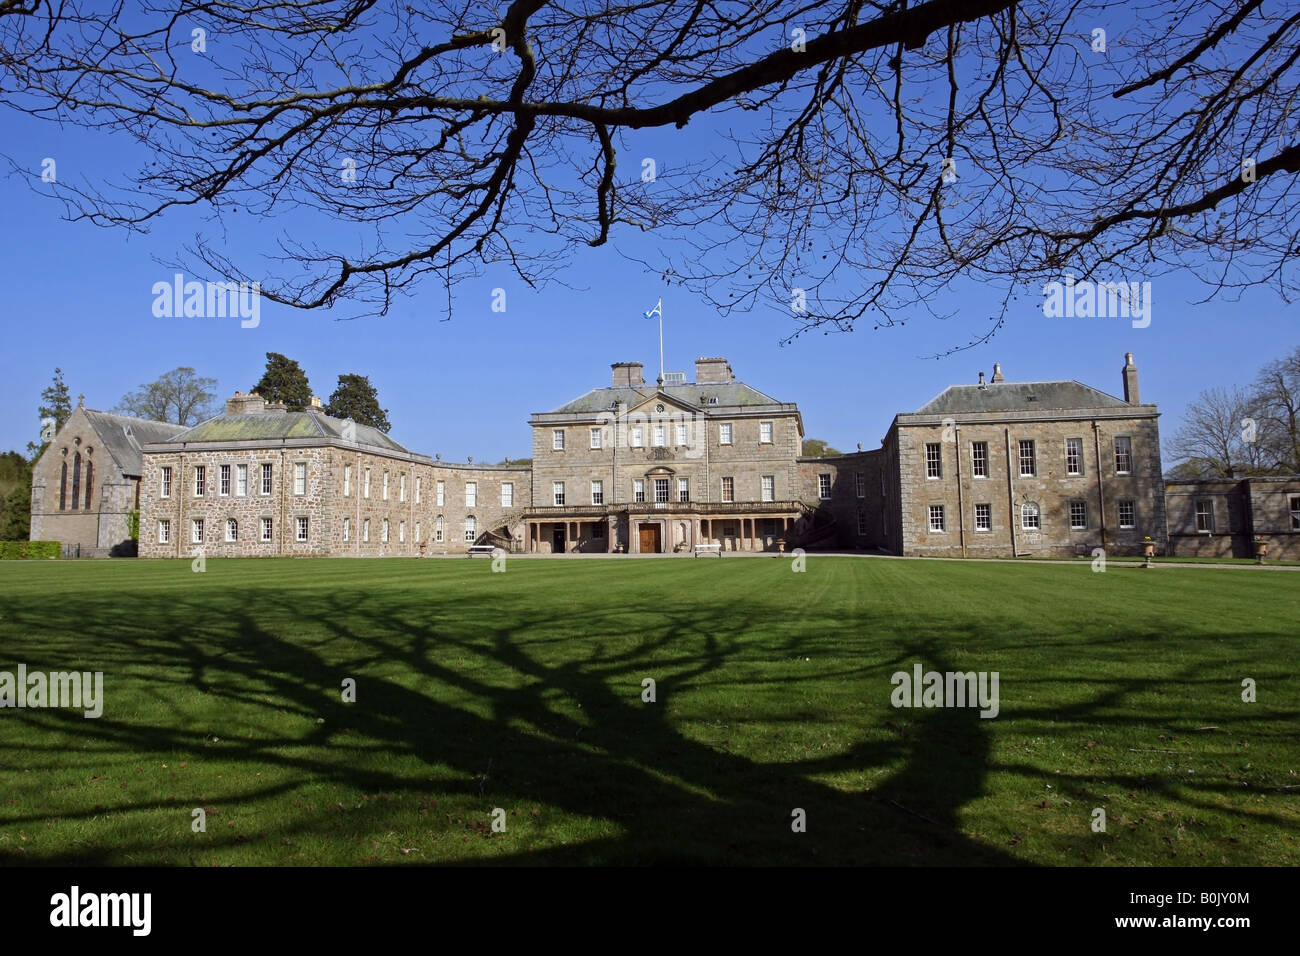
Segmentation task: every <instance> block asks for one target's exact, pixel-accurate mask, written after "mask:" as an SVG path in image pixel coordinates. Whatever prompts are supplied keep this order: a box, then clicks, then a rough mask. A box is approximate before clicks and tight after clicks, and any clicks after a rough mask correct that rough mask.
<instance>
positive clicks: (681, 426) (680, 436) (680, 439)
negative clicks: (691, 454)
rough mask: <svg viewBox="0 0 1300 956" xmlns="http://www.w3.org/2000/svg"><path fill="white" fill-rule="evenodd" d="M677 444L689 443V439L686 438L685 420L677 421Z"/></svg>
mask: <svg viewBox="0 0 1300 956" xmlns="http://www.w3.org/2000/svg"><path fill="white" fill-rule="evenodd" d="M677 444H678V445H689V444H690V441H689V440H688V439H687V431H686V423H685V422H678V423H677Z"/></svg>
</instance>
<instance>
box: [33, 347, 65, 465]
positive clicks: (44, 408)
mask: <svg viewBox="0 0 1300 956" xmlns="http://www.w3.org/2000/svg"><path fill="white" fill-rule="evenodd" d="M71 414H72V399H71V398H69V396H68V386H67V385H65V384H64V382H63V369H61V368H56V369H55V370H54V381H53V382H51V383H50V384H49V385H48V386H47V387H46V388H45V391H43V392H41V406H40V408H39V409H37V412H36V415H37V418H38V419H39V420H40V422H41V440H40V441H39V442H34V441H33V442H28V443H27V452H28V454H29V455H30V456H31V460H32V461H35V460H36V459H37V458H40V457H41V455H42V454H44V452H45V449H46V448H47V447H48V446H49V444H50V442H51V441H52V440H53V438H54V435H55V434H56V433H57V432H58V430H59V429H60V428H62V427H63V424H64V422H66V421H67V420H68V416H69V415H71ZM51 420H52V421H53V423H54V424H53V426H52V427H51V426H50V425H49V422H50V421H51Z"/></svg>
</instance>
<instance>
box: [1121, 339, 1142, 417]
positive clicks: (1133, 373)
mask: <svg viewBox="0 0 1300 956" xmlns="http://www.w3.org/2000/svg"><path fill="white" fill-rule="evenodd" d="M1124 401H1126V402H1128V403H1129V404H1130V405H1141V404H1142V400H1141V399H1140V398H1138V367H1137V366H1136V365H1134V364H1133V353H1132V352H1125V353H1124Z"/></svg>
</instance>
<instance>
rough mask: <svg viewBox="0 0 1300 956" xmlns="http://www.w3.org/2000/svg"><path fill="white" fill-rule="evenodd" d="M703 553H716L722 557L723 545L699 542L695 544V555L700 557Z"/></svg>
mask: <svg viewBox="0 0 1300 956" xmlns="http://www.w3.org/2000/svg"><path fill="white" fill-rule="evenodd" d="M702 554H716V555H717V556H718V557H722V545H720V544H697V545H696V546H695V557H697V558H698V557H699V556H700V555H702Z"/></svg>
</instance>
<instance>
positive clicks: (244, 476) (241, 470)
mask: <svg viewBox="0 0 1300 956" xmlns="http://www.w3.org/2000/svg"><path fill="white" fill-rule="evenodd" d="M235 494H236V495H238V496H239V497H240V498H243V497H246V496H247V495H248V466H247V465H236V466H235Z"/></svg>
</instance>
